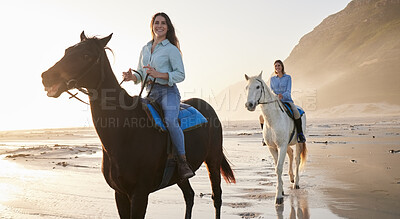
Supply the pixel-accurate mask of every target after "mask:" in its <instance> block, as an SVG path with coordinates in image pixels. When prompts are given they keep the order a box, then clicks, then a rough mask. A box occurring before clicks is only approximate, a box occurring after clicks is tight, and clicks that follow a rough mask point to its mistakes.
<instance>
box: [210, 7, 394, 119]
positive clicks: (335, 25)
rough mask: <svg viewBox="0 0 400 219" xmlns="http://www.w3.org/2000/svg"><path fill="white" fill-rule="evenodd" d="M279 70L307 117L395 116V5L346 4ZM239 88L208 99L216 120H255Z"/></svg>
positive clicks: (304, 40)
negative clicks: (289, 80) (289, 78)
mask: <svg viewBox="0 0 400 219" xmlns="http://www.w3.org/2000/svg"><path fill="white" fill-rule="evenodd" d="M284 64H285V71H286V72H287V73H288V74H290V75H291V76H292V79H293V89H292V97H293V99H294V101H295V103H296V104H297V105H300V106H302V107H303V108H304V109H305V110H306V112H307V114H308V115H311V116H315V117H321V116H322V117H323V116H329V117H332V116H373V115H380V114H381V115H400V0H353V1H351V2H350V3H349V4H348V5H347V7H346V8H345V9H343V10H342V11H340V12H338V13H336V14H333V15H330V16H329V17H327V18H326V19H324V20H323V21H322V22H321V23H320V24H319V25H318V26H317V27H315V28H314V30H313V31H311V32H310V33H308V34H306V35H304V36H303V37H302V38H301V39H300V41H299V43H298V44H297V45H296V46H295V48H294V49H293V50H292V52H291V53H290V55H289V56H288V58H287V59H286V60H284ZM267 77H268V75H264V79H266V78H267ZM244 87H245V80H243V81H242V82H239V83H237V84H234V85H232V86H229V87H227V88H226V89H225V90H223V91H222V92H221V93H220V94H218V95H217V96H216V97H215V98H213V101H211V104H212V105H213V107H214V108H216V111H217V113H218V115H219V116H220V118H221V120H248V119H253V120H255V119H257V118H258V114H259V113H260V111H256V112H248V111H247V110H246V109H245V108H244V103H245V99H246V95H245V91H244ZM258 110H259V109H258Z"/></svg>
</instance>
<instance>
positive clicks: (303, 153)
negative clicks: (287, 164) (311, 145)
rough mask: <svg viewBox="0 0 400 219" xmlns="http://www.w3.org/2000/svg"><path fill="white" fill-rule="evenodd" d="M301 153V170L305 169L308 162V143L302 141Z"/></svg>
mask: <svg viewBox="0 0 400 219" xmlns="http://www.w3.org/2000/svg"><path fill="white" fill-rule="evenodd" d="M300 145H301V154H300V170H303V169H304V167H305V166H306V162H307V146H306V143H305V142H304V143H300Z"/></svg>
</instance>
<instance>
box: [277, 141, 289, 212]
mask: <svg viewBox="0 0 400 219" xmlns="http://www.w3.org/2000/svg"><path fill="white" fill-rule="evenodd" d="M286 151H287V145H286V146H281V147H279V148H278V163H277V165H276V169H275V171H276V175H277V177H278V185H277V186H276V194H275V197H276V202H275V204H277V205H280V204H282V203H283V180H282V170H283V163H284V162H285V156H286Z"/></svg>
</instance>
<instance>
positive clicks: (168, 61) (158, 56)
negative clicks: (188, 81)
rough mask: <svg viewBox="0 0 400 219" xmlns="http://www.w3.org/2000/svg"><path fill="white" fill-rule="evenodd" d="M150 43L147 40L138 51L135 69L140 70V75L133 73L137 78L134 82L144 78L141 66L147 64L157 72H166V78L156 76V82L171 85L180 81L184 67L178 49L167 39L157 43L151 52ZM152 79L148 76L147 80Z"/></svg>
mask: <svg viewBox="0 0 400 219" xmlns="http://www.w3.org/2000/svg"><path fill="white" fill-rule="evenodd" d="M152 45H153V41H150V42H148V43H147V44H146V45H145V46H144V47H143V49H142V51H141V52H140V57H139V64H138V68H137V71H138V72H140V75H141V77H140V76H139V74H137V73H134V75H135V76H136V78H137V81H136V84H137V83H139V82H141V80H144V79H145V77H146V69H144V68H143V67H144V66H147V65H148V64H150V66H151V67H153V68H155V69H156V71H158V72H161V73H168V77H169V79H168V80H164V79H161V78H157V79H156V82H157V83H159V84H163V85H166V84H168V85H169V86H173V85H174V84H176V83H179V82H182V81H183V80H184V79H185V69H184V67H183V61H182V55H181V53H180V51H179V49H178V48H177V47H176V46H174V45H173V44H172V43H170V42H169V40H168V39H165V40H163V41H162V42H161V43H159V44H157V45H156V47H155V48H154V51H153V53H151V47H152ZM153 79H154V78H152V77H150V76H149V77H148V78H147V81H149V80H151V81H153Z"/></svg>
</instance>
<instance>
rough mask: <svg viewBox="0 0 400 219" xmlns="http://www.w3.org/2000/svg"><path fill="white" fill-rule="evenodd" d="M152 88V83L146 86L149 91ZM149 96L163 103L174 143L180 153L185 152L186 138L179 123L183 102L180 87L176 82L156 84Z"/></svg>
mask: <svg viewBox="0 0 400 219" xmlns="http://www.w3.org/2000/svg"><path fill="white" fill-rule="evenodd" d="M150 88H151V85H148V86H147V88H146V90H147V92H149V90H150ZM149 97H150V98H151V99H153V100H155V101H156V102H157V103H158V104H160V105H161V108H162V110H163V112H164V119H165V124H166V126H167V129H168V132H169V135H170V136H171V140H172V144H174V145H175V148H176V150H177V152H178V154H179V155H183V154H185V139H184V136H183V131H182V129H181V127H180V126H179V123H178V115H179V108H180V102H181V95H180V93H179V90H178V87H177V86H176V85H175V84H174V85H173V86H172V87H171V86H163V85H159V84H155V85H154V87H153V89H152V90H151V93H150V96H149Z"/></svg>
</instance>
